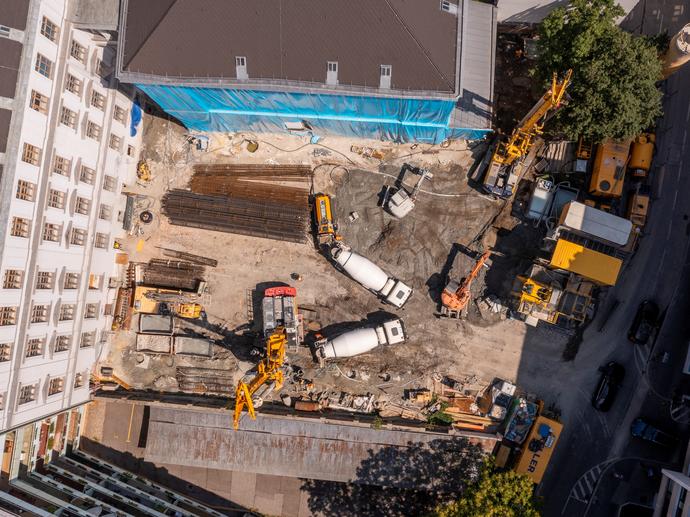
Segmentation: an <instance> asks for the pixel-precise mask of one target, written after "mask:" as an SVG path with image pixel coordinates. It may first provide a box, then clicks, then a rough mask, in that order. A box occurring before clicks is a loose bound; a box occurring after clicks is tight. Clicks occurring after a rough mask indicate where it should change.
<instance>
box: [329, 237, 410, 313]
mask: <svg viewBox="0 0 690 517" xmlns="http://www.w3.org/2000/svg"><path fill="white" fill-rule="evenodd" d="M331 257H332V258H333V261H334V262H335V265H336V267H338V269H342V270H343V271H345V273H347V274H348V275H349V276H350V277H351V278H352V279H353V280H354V281H355V282H358V283H360V284H361V285H362V286H364V287H365V288H367V289H368V290H370V291H371V292H373V293H375V294H376V295H378V296H379V297H380V298H382V299H383V300H384V301H385V302H386V303H389V304H391V305H393V306H395V307H397V308H398V309H399V308H401V307H402V306H403V305H405V302H407V300H408V299H409V298H410V296H411V295H412V288H411V287H409V286H407V285H405V284H404V283H403V282H401V281H400V280H398V279H396V278H393V277H391V276H388V274H386V273H385V272H384V271H383V269H381V268H380V267H378V266H377V265H376V264H374V263H373V262H372V261H371V260H369V259H368V258H366V257H363V256H362V255H360V254H359V253H355V252H354V251H352V249H350V248H349V247H348V246H345V245H344V244H342V243H338V244H336V245H334V246H333V247H332V248H331Z"/></svg>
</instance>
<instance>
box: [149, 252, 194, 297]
mask: <svg viewBox="0 0 690 517" xmlns="http://www.w3.org/2000/svg"><path fill="white" fill-rule="evenodd" d="M143 277H144V278H143V283H144V284H145V285H150V286H155V287H172V288H175V289H185V290H189V291H194V290H196V289H197V287H198V285H199V282H201V281H203V279H204V267H203V266H199V265H197V264H192V263H191V262H185V261H183V260H166V259H151V260H149V263H148V264H146V266H145V267H144V274H143Z"/></svg>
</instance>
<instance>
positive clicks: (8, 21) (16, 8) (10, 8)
mask: <svg viewBox="0 0 690 517" xmlns="http://www.w3.org/2000/svg"><path fill="white" fill-rule="evenodd" d="M28 13H29V0H2V2H0V25H5V26H6V27H12V28H13V29H19V30H20V31H23V30H24V29H26V17H27V15H28Z"/></svg>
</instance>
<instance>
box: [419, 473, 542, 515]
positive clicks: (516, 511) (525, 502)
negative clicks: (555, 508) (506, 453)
mask: <svg viewBox="0 0 690 517" xmlns="http://www.w3.org/2000/svg"><path fill="white" fill-rule="evenodd" d="M533 492H534V485H533V483H532V479H531V478H530V477H528V476H525V475H524V474H518V473H516V472H513V471H508V472H498V471H496V470H494V469H493V468H492V467H491V465H487V466H486V467H485V468H484V470H483V471H482V474H481V476H480V477H479V479H478V480H477V481H476V482H475V483H473V484H470V485H469V486H468V487H467V488H466V489H465V491H464V492H463V493H462V495H461V496H460V499H458V500H457V501H455V502H452V503H450V504H445V505H441V506H439V507H437V508H436V510H435V511H434V513H433V514H432V515H433V517H539V512H538V511H537V508H536V505H535V502H534V495H533Z"/></svg>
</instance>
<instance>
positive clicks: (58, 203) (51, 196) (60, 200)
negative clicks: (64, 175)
mask: <svg viewBox="0 0 690 517" xmlns="http://www.w3.org/2000/svg"><path fill="white" fill-rule="evenodd" d="M65 197H66V194H65V193H64V192H63V191H61V190H56V189H53V188H51V189H49V190H48V206H49V207H51V208H59V209H60V210H62V209H63V208H65Z"/></svg>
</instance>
